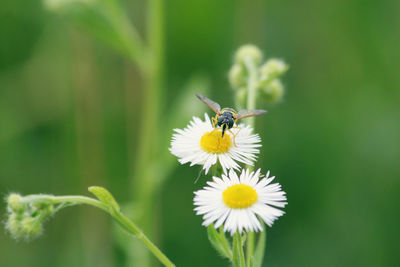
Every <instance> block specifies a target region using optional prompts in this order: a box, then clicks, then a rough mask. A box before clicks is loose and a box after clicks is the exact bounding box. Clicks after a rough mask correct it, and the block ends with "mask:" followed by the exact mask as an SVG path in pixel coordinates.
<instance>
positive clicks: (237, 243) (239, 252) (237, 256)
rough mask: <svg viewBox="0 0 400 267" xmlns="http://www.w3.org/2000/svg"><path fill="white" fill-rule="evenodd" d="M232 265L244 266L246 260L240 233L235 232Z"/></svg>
mask: <svg viewBox="0 0 400 267" xmlns="http://www.w3.org/2000/svg"><path fill="white" fill-rule="evenodd" d="M233 265H234V267H245V266H246V260H245V258H244V252H243V241H242V235H241V234H240V233H239V232H236V233H235V234H234V235H233Z"/></svg>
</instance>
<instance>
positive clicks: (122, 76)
mask: <svg viewBox="0 0 400 267" xmlns="http://www.w3.org/2000/svg"><path fill="white" fill-rule="evenodd" d="M123 5H124V7H125V8H126V9H127V10H128V13H129V14H130V16H131V18H132V20H133V22H134V24H135V25H136V27H137V28H138V29H139V32H142V31H143V28H144V24H145V12H144V10H145V3H142V2H141V1H124V2H123ZM164 12H165V24H164V26H165V33H166V42H165V46H164V48H165V53H166V70H165V77H166V85H165V88H164V89H165V93H164V98H163V103H164V106H163V107H162V109H163V112H164V114H165V118H169V117H168V116H169V115H170V112H169V111H170V108H171V106H173V105H174V103H175V102H174V101H175V99H176V98H178V96H180V95H182V94H183V93H184V91H185V90H186V89H185V88H187V87H194V88H195V89H196V86H197V85H198V86H199V87H200V86H201V87H208V85H209V89H208V90H209V91H206V92H207V95H208V96H209V97H210V98H212V99H215V100H216V101H218V102H220V103H222V104H223V105H226V106H230V105H233V94H232V91H231V89H230V88H229V83H228V79H227V72H228V70H229V68H230V66H231V64H232V56H233V53H234V52H235V50H236V49H237V48H238V47H239V46H240V45H242V44H246V43H253V44H256V45H258V46H259V47H260V48H261V49H262V50H263V51H264V55H265V57H266V58H269V57H278V58H283V59H284V60H285V61H286V62H288V63H289V64H290V70H289V72H288V73H287V74H286V75H285V76H284V78H283V81H284V84H285V87H286V95H285V98H284V100H283V101H282V102H281V103H280V104H276V105H263V106H260V107H261V108H266V109H268V110H269V111H270V113H269V114H268V115H267V116H265V117H262V118H259V119H257V128H258V129H257V131H258V132H259V133H260V135H261V137H262V139H263V149H262V151H261V157H260V160H259V161H258V162H257V166H259V167H262V168H263V170H267V169H270V170H271V172H272V174H273V175H276V176H277V181H278V182H279V183H281V184H282V185H283V189H284V190H285V191H286V192H287V195H288V201H289V205H288V206H287V208H285V211H286V213H287V214H286V215H285V216H283V217H281V218H280V219H279V220H278V221H277V222H276V223H275V224H274V226H273V227H272V228H271V229H269V230H268V237H267V252H266V255H265V262H264V265H265V266H398V264H399V262H400V256H399V253H398V249H399V246H398V240H399V237H400V230H399V219H400V209H399V205H398V204H399V202H398V199H399V197H398V196H399V193H398V192H399V189H400V167H399V166H400V164H399V163H400V162H399V161H400V142H399V139H400V108H399V104H400V90H399V87H400V75H399V74H398V72H399V70H400V50H399V45H400V30H399V29H400V2H399V1H372V0H367V1H344V0H339V1H337V0H335V1H333V0H328V1H316V0H314V1H273V0H271V1H244V0H242V1H228V0H220V1H215V0H201V1H182V0H170V1H166V2H165V10H164ZM0 36H1V41H0V192H1V193H2V195H3V196H6V195H7V194H8V193H9V192H20V193H21V194H30V193H52V194H60V195H61V194H85V195H87V194H88V193H87V191H86V190H87V187H88V186H90V185H101V186H105V187H107V188H108V189H109V190H110V191H111V192H112V193H113V194H114V196H115V197H116V198H117V200H118V201H119V202H121V203H128V202H129V201H130V200H131V199H132V198H133V196H132V195H131V192H132V190H130V187H131V184H132V183H131V181H130V180H131V177H130V176H131V172H132V166H134V165H133V163H132V162H134V161H135V157H136V155H135V151H136V148H137V146H138V142H139V141H138V134H137V133H138V127H139V125H140V122H141V116H142V113H141V110H143V106H142V100H141V99H142V96H143V94H144V92H143V86H142V82H141V78H140V75H138V73H137V69H136V68H135V66H133V65H131V64H130V62H128V61H127V60H126V59H124V58H123V57H121V56H120V55H119V54H117V53H115V52H114V51H113V50H112V49H110V48H109V47H108V46H106V45H104V44H103V43H101V42H99V41H98V40H97V39H94V38H92V36H91V35H90V34H88V33H87V32H85V31H82V30H80V28H79V27H76V26H74V24H73V23H71V21H69V20H66V19H64V18H62V17H59V16H57V15H54V14H53V13H50V12H48V11H47V10H45V9H44V7H43V4H42V3H41V2H40V1H21V0H20V1H15V0H3V1H2V2H1V3H0ZM199 90H200V89H199ZM187 101H189V103H190V104H196V103H197V102H198V100H197V99H196V98H195V97H194V96H193V97H191V98H189V100H187ZM165 103H167V105H166V104H165ZM181 112H182V113H183V114H184V113H187V112H188V110H187V109H184V110H182V111H181ZM128 114H129V115H128ZM202 114H203V111H198V112H197V113H196V114H191V113H190V114H186V116H192V115H197V116H202ZM210 114H211V113H210ZM176 116H179V115H176ZM163 119H164V118H163ZM173 120H175V118H173ZM176 121H177V123H176V125H174V127H183V126H184V124H185V123H182V122H179V123H178V121H179V119H178V118H176ZM161 135H162V138H163V139H165V140H168V139H170V137H171V135H172V129H171V130H170V131H169V132H162V133H161ZM164 149H165V150H167V149H168V147H167V146H165V148H164ZM170 157H171V158H170V160H173V161H174V165H173V166H174V169H173V171H172V172H171V174H169V175H168V180H167V181H166V182H165V183H164V185H163V187H162V190H161V192H160V195H159V205H158V207H157V212H156V215H157V216H156V218H154V220H156V225H157V235H158V236H159V238H158V239H159V240H158V241H157V242H156V243H158V244H160V247H161V248H162V249H163V251H165V252H166V254H167V255H168V256H169V257H170V258H171V259H172V260H173V261H174V262H175V263H176V264H177V266H228V262H227V261H225V260H223V259H222V258H220V257H219V256H218V255H217V253H216V252H215V251H214V250H213V249H212V248H211V246H210V245H209V243H208V240H207V235H206V228H204V227H202V226H201V222H202V220H201V218H200V217H199V216H196V215H195V214H194V212H193V204H192V198H193V191H194V190H196V189H198V188H200V187H202V186H203V185H204V183H205V178H204V177H203V179H200V181H199V182H198V183H196V184H194V180H195V179H196V177H197V176H198V173H199V171H200V168H199V167H197V168H190V167H189V166H188V165H184V166H179V164H178V162H177V161H175V159H174V158H173V156H172V155H171V156H170ZM0 208H1V211H2V212H1V214H2V215H3V218H5V215H4V214H5V204H4V203H1V205H0ZM124 211H125V212H126V213H128V214H129V207H126V208H125V210H124ZM116 228H117V227H114V226H113V225H112V223H111V220H110V218H109V217H108V216H107V215H105V214H104V213H102V212H101V211H98V210H95V209H93V208H90V207H76V208H69V209H66V210H63V211H62V212H60V213H59V214H57V215H56V216H55V217H54V218H52V219H51V220H50V221H49V222H47V224H46V229H45V232H44V234H43V235H42V236H41V237H40V238H39V239H38V240H36V241H34V242H30V243H25V242H15V241H14V240H12V239H11V237H10V236H9V235H8V234H7V233H5V231H3V230H2V231H0V254H1V255H0V264H1V266H125V265H126V263H127V262H128V260H127V256H126V254H125V253H124V251H123V249H122V248H121V246H120V244H121V242H123V241H118V240H119V239H121V238H120V237H119V236H120V232H118V229H116Z"/></svg>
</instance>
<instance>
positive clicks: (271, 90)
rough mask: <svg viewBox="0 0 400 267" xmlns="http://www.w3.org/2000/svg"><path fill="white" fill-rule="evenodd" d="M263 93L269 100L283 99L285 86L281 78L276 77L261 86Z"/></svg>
mask: <svg viewBox="0 0 400 267" xmlns="http://www.w3.org/2000/svg"><path fill="white" fill-rule="evenodd" d="M260 89H261V90H260V91H261V94H262V95H263V96H264V99H266V100H267V101H268V102H272V103H273V102H277V101H279V100H281V99H282V97H283V94H284V91H285V90H284V87H283V84H282V83H281V81H280V80H278V79H275V80H273V81H272V82H270V83H269V84H268V85H264V86H262V87H261V88H260Z"/></svg>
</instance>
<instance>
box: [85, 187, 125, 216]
mask: <svg viewBox="0 0 400 267" xmlns="http://www.w3.org/2000/svg"><path fill="white" fill-rule="evenodd" d="M88 190H89V192H91V193H92V194H93V195H95V196H96V197H97V198H98V199H99V200H100V201H101V202H103V203H104V204H106V205H107V206H108V207H110V209H111V210H112V211H113V210H114V211H117V212H119V210H120V208H119V206H118V203H117V202H116V201H115V199H114V197H113V196H112V195H111V193H110V192H108V191H107V189H105V188H103V187H100V186H91V187H89V188H88Z"/></svg>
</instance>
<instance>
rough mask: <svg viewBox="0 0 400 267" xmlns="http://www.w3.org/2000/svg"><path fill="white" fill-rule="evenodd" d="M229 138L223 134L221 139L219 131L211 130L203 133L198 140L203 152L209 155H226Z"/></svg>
mask: <svg viewBox="0 0 400 267" xmlns="http://www.w3.org/2000/svg"><path fill="white" fill-rule="evenodd" d="M231 145H232V142H231V137H230V136H229V134H227V133H225V134H224V137H222V132H221V130H213V131H211V132H208V133H205V134H204V135H203V136H202V137H201V139H200V146H201V148H202V149H203V150H204V151H207V152H209V153H214V154H218V153H226V152H228V150H229V148H230V147H231Z"/></svg>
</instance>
